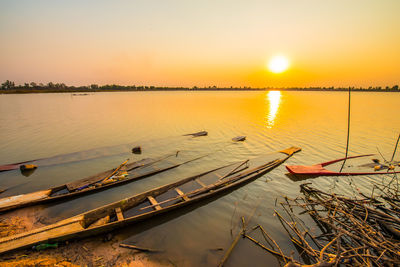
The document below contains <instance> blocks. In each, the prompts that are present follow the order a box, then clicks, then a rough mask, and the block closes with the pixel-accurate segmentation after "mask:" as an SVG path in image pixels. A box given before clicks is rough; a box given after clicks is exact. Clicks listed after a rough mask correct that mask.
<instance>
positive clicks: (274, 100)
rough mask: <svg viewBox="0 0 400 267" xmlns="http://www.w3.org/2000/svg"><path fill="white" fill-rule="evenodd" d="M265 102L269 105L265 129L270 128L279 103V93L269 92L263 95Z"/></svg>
mask: <svg viewBox="0 0 400 267" xmlns="http://www.w3.org/2000/svg"><path fill="white" fill-rule="evenodd" d="M265 101H266V102H268V104H269V112H268V114H267V116H266V120H267V128H272V126H274V123H275V118H276V115H277V113H278V109H279V105H280V103H281V92H280V91H269V92H268V94H266V95H265Z"/></svg>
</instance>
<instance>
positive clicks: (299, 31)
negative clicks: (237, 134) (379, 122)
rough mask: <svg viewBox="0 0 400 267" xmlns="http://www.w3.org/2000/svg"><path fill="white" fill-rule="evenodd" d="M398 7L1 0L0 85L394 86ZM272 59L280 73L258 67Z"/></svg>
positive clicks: (394, 0) (389, 2)
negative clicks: (284, 66) (285, 63)
mask: <svg viewBox="0 0 400 267" xmlns="http://www.w3.org/2000/svg"><path fill="white" fill-rule="evenodd" d="M399 10H400V1H398V0H385V1H377V0H352V1H345V0H326V1H319V0H301V1H295V0H293V1H289V0H281V1H266V0H265V1H233V0H230V1H196V2H194V1H170V0H163V1H161V0H160V1H123V0H121V1H89V0H88V1H50V0H49V1H45V0H44V1H11V0H4V1H1V2H0V34H1V36H2V38H1V40H2V41H1V42H0V59H1V60H0V81H4V80H6V79H10V80H13V81H15V82H16V83H24V82H30V81H35V82H43V83H47V82H49V81H53V82H64V83H66V84H69V85H88V84H91V83H98V84H107V83H108V84H110V83H116V84H123V85H155V86H188V87H192V86H213V85H216V86H219V87H229V86H234V87H239V86H251V87H295V86H299V87H307V86H366V87H368V86H386V85H389V86H393V85H395V84H399V83H400V79H399V77H400V67H399V64H400V49H399V47H400V20H399V19H398V14H399ZM276 54H283V55H285V56H286V57H287V58H288V59H289V60H290V69H289V70H288V71H287V72H285V73H281V74H272V73H270V72H269V71H268V70H267V69H266V65H267V63H268V60H269V59H270V58H271V57H273V56H274V55H276Z"/></svg>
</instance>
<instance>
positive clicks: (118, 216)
mask: <svg viewBox="0 0 400 267" xmlns="http://www.w3.org/2000/svg"><path fill="white" fill-rule="evenodd" d="M115 213H116V214H117V219H118V221H122V220H123V219H124V215H123V214H122V211H121V208H120V207H118V208H116V209H115Z"/></svg>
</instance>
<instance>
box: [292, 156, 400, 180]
mask: <svg viewBox="0 0 400 267" xmlns="http://www.w3.org/2000/svg"><path fill="white" fill-rule="evenodd" d="M344 160H346V163H345V166H344V167H343V170H342V171H341V172H340V167H341V165H342V162H343V161H344ZM378 160H379V162H380V163H377V162H376V161H377V159H376V155H374V154H367V155H359V156H352V157H347V158H340V159H335V160H332V161H327V162H323V163H319V164H314V165H309V166H307V165H288V166H286V169H287V170H288V171H289V172H290V173H291V174H295V175H296V174H297V175H310V176H349V175H373V174H393V173H400V166H399V162H398V161H393V162H385V160H383V159H382V160H380V159H378ZM392 168H393V169H392Z"/></svg>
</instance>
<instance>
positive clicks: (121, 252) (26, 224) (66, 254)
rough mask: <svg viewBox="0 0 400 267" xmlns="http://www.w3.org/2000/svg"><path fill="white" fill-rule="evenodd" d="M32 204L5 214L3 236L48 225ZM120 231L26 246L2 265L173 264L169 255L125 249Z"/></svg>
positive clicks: (161, 266) (5, 257)
mask: <svg viewBox="0 0 400 267" xmlns="http://www.w3.org/2000/svg"><path fill="white" fill-rule="evenodd" d="M35 213H36V212H35V208H33V207H30V208H26V209H22V210H16V211H12V212H9V213H6V214H3V215H1V217H0V226H1V232H0V236H7V235H9V234H17V233H20V232H24V231H28V230H32V229H34V228H38V227H40V226H45V225H46V223H45V224H43V223H42V222H41V220H40V217H37V216H35ZM122 241H123V238H121V236H119V235H118V233H109V234H103V235H97V236H93V237H88V238H84V239H78V240H72V241H70V242H65V243H64V242H63V243H60V244H58V247H57V248H48V249H45V250H39V251H35V250H33V249H31V250H28V249H22V250H17V251H14V252H10V253H6V254H4V255H0V264H1V265H2V266H88V265H91V266H138V267H141V266H143V267H144V266H149V267H169V266H173V264H172V263H171V262H170V261H169V260H168V257H167V256H162V257H161V258H160V257H157V258H156V257H151V255H150V254H149V253H145V252H140V251H137V250H132V249H127V248H122V247H120V246H119V244H120V243H121V242H122Z"/></svg>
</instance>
